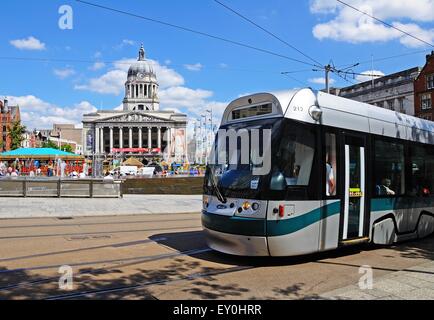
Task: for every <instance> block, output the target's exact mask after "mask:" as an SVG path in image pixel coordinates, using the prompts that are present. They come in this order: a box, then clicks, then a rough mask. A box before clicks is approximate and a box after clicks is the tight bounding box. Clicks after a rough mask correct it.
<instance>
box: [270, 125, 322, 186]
mask: <svg viewBox="0 0 434 320" xmlns="http://www.w3.org/2000/svg"><path fill="white" fill-rule="evenodd" d="M314 144H315V136H314V133H313V132H312V131H311V130H308V129H306V128H305V127H302V126H294V125H293V124H291V125H288V126H286V127H285V129H284V131H283V132H282V139H281V141H280V143H279V146H278V149H277V150H276V151H277V152H276V153H275V157H274V159H273V160H274V161H273V166H272V176H271V181H270V189H271V190H286V188H287V187H291V186H307V185H309V179H310V174H311V171H312V164H313V158H314V154H315V148H314Z"/></svg>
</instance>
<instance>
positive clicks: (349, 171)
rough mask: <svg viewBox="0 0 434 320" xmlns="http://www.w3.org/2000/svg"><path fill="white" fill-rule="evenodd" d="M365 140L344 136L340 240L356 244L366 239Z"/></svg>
mask: <svg viewBox="0 0 434 320" xmlns="http://www.w3.org/2000/svg"><path fill="white" fill-rule="evenodd" d="M365 149H366V143H365V139H364V138H362V137H355V136H348V135H346V136H344V149H343V151H344V192H343V201H344V203H343V213H342V217H341V221H342V228H341V230H342V234H341V240H342V241H343V242H344V243H345V242H350V243H351V242H357V241H359V240H362V239H366V237H365V236H366V234H365V230H367V228H365V227H364V226H365V223H366V221H365V217H366V215H365V211H366V161H365V159H366V158H365Z"/></svg>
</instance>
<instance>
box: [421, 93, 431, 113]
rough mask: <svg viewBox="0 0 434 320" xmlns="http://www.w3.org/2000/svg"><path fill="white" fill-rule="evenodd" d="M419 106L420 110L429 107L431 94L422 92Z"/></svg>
mask: <svg viewBox="0 0 434 320" xmlns="http://www.w3.org/2000/svg"><path fill="white" fill-rule="evenodd" d="M420 106H421V109H422V110H428V109H431V94H429V93H424V94H422V96H421V103H420Z"/></svg>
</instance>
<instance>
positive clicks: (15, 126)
mask: <svg viewBox="0 0 434 320" xmlns="http://www.w3.org/2000/svg"><path fill="white" fill-rule="evenodd" d="M25 133H26V126H24V125H22V124H21V121H15V122H14V123H12V127H11V129H10V131H9V137H10V139H11V150H15V149H18V148H20V147H21V143H22V142H23V141H24V134H25Z"/></svg>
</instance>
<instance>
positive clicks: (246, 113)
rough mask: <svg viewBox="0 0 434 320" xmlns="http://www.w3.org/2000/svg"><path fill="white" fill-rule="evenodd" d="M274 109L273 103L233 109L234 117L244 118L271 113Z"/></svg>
mask: <svg viewBox="0 0 434 320" xmlns="http://www.w3.org/2000/svg"><path fill="white" fill-rule="evenodd" d="M272 111H273V106H272V104H271V103H267V104H262V105H258V106H253V107H249V108H242V109H237V110H234V111H232V119H234V120H235V119H242V118H249V117H254V116H262V115H265V114H269V113H271V112H272Z"/></svg>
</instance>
